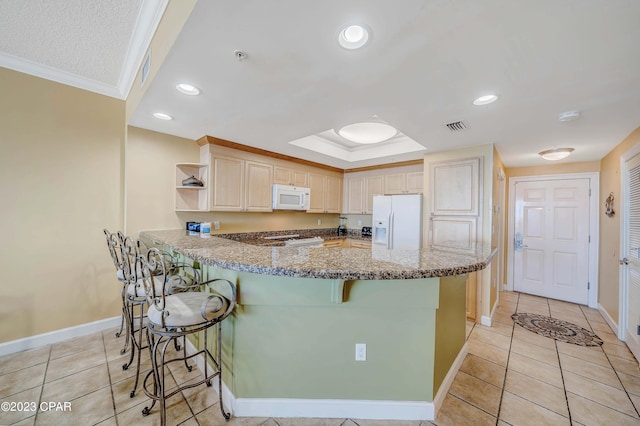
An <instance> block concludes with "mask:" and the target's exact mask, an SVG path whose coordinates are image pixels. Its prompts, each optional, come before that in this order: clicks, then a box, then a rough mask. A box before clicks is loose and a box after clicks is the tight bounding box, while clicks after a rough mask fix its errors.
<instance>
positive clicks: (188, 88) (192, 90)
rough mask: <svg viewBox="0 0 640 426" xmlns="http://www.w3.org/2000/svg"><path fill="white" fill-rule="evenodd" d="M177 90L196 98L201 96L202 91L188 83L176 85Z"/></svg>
mask: <svg viewBox="0 0 640 426" xmlns="http://www.w3.org/2000/svg"><path fill="white" fill-rule="evenodd" d="M176 89H178V92H180V93H184V94H185V95H189V96H196V95H199V94H200V89H198V88H197V87H196V86H192V85H190V84H187V83H180V84H176Z"/></svg>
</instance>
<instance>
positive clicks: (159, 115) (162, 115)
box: [153, 112, 173, 120]
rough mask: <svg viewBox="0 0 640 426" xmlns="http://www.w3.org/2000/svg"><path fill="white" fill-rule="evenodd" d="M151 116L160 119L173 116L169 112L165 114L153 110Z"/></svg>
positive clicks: (170, 118)
mask: <svg viewBox="0 0 640 426" xmlns="http://www.w3.org/2000/svg"><path fill="white" fill-rule="evenodd" d="M153 116H154V117H155V118H158V119H160V120H173V117H172V116H170V115H169V114H165V113H164V112H154V113H153Z"/></svg>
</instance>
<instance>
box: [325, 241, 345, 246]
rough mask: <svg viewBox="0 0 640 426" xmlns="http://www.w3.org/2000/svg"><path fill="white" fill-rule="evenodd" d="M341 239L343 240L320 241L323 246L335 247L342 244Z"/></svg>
mask: <svg viewBox="0 0 640 426" xmlns="http://www.w3.org/2000/svg"><path fill="white" fill-rule="evenodd" d="M343 241H344V240H325V241H324V242H323V243H322V246H323V247H326V248H337V247H342V246H343Z"/></svg>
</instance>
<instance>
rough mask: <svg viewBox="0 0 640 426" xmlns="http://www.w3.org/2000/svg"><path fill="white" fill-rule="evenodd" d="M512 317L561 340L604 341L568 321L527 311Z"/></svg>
mask: <svg viewBox="0 0 640 426" xmlns="http://www.w3.org/2000/svg"><path fill="white" fill-rule="evenodd" d="M511 318H512V319H513V321H514V322H515V323H516V324H518V325H519V326H521V327H523V328H525V329H527V330H529V331H533V332H534V333H537V334H540V335H542V336H544V337H550V338H552V339H555V340H558V341H560V342H566V343H573V344H574V345H580V346H600V345H602V344H603V343H604V342H603V341H602V339H601V338H599V337H598V336H596V335H595V334H593V333H592V332H590V331H589V330H586V329H584V328H582V327H580V326H578V325H576V324H572V323H570V322H567V321H562V320H559V319H555V318H551V317H545V316H542V315H537V314H527V313H519V314H513V315H511Z"/></svg>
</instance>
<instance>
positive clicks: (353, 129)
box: [338, 121, 398, 144]
mask: <svg viewBox="0 0 640 426" xmlns="http://www.w3.org/2000/svg"><path fill="white" fill-rule="evenodd" d="M338 134H339V135H340V136H342V137H343V138H345V139H346V140H348V141H351V142H354V143H360V144H371V143H378V142H384V141H386V140H389V139H391V138H392V137H394V136H395V135H397V134H398V130H397V129H396V128H395V127H393V126H390V125H388V124H387V123H381V122H377V121H365V122H362V123H353V124H348V125H346V126H344V127H342V128H341V129H340V130H338Z"/></svg>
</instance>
